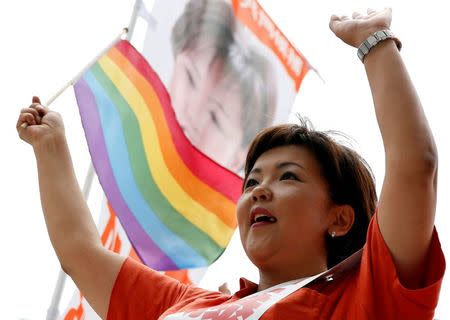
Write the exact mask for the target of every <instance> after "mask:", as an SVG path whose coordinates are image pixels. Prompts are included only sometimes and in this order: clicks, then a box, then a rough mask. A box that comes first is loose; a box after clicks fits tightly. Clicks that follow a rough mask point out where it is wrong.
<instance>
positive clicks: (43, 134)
mask: <svg viewBox="0 0 450 320" xmlns="http://www.w3.org/2000/svg"><path fill="white" fill-rule="evenodd" d="M16 129H17V132H18V133H19V137H20V138H21V139H22V140H23V141H25V142H27V143H29V144H31V145H32V146H33V147H36V146H37V145H38V144H41V143H43V142H48V141H54V140H55V139H56V138H58V137H64V124H63V121H62V118H61V116H60V115H59V114H58V113H57V112H54V111H50V110H48V109H47V108H45V107H44V106H42V105H41V101H40V100H39V98H38V97H33V100H32V104H31V105H30V106H29V107H28V108H24V109H22V110H21V112H20V115H19V119H18V120H17V125H16Z"/></svg>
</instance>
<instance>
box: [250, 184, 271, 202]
mask: <svg viewBox="0 0 450 320" xmlns="http://www.w3.org/2000/svg"><path fill="white" fill-rule="evenodd" d="M252 199H253V201H255V202H256V201H270V200H272V191H270V190H269V189H268V188H267V187H264V186H261V185H259V186H257V187H255V188H254V189H253V191H252Z"/></svg>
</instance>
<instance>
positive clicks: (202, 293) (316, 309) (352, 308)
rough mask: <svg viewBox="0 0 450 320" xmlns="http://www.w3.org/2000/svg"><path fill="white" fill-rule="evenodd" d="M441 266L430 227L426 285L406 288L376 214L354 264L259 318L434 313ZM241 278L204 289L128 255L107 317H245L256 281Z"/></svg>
mask: <svg viewBox="0 0 450 320" xmlns="http://www.w3.org/2000/svg"><path fill="white" fill-rule="evenodd" d="M444 270H445V260H444V255H443V253H442V250H441V246H440V243H439V239H438V235H437V233H436V231H434V232H433V238H432V241H431V245H430V249H429V253H428V264H427V266H426V270H425V276H424V279H425V283H424V287H423V288H420V289H415V290H409V289H407V288H405V287H404V286H402V284H401V283H400V281H399V279H398V277H397V273H396V270H395V266H394V263H393V261H392V258H391V255H390V253H389V251H388V248H387V247H386V244H385V243H384V240H383V238H382V236H381V233H380V230H379V227H378V222H377V219H376V215H375V217H374V218H373V219H372V221H371V223H370V225H369V230H368V233H367V242H366V244H365V246H364V249H363V253H362V258H361V262H360V263H359V264H358V265H357V266H356V268H354V269H352V270H351V271H349V272H347V273H344V274H342V275H335V276H333V280H332V281H327V280H325V279H323V280H318V281H315V282H313V283H312V284H310V285H308V286H307V287H304V288H301V289H299V290H297V291H295V292H294V293H292V294H290V295H289V296H287V297H285V298H284V299H282V300H281V301H279V302H277V303H275V304H274V305H272V306H271V307H270V308H269V309H268V310H267V311H266V312H265V313H264V314H263V315H262V317H261V318H260V319H263V320H266V319H302V320H310V319H346V320H351V319H358V320H361V319H383V320H388V319H410V320H413V319H417V320H419V319H420V320H422V319H433V314H434V309H435V308H436V305H437V301H438V297H439V290H440V287H441V283H442V278H443V275H444ZM240 284H241V289H240V290H239V291H238V292H236V293H235V294H234V295H232V296H229V295H225V294H222V293H220V292H213V291H207V290H204V289H201V288H196V287H193V286H187V285H184V284H181V283H180V282H178V281H176V280H174V279H171V278H169V277H166V276H164V275H161V274H160V273H159V272H156V271H153V270H151V269H149V268H148V267H146V266H144V265H142V264H140V263H138V262H136V261H133V259H129V258H128V259H127V260H126V261H125V262H124V264H123V266H122V268H121V270H120V272H119V275H118V276H117V279H116V282H115V284H114V288H113V291H112V294H111V300H110V304H109V310H108V318H107V319H109V320H114V319H159V320H163V319H165V317H166V316H168V315H170V314H174V313H183V312H184V313H185V314H189V316H190V318H188V317H186V318H185V319H202V320H217V319H220V320H226V319H236V315H239V316H242V319H247V318H248V317H249V316H250V315H251V312H250V313H249V312H248V311H246V312H244V313H242V311H239V300H240V299H242V298H244V297H247V296H249V295H251V294H253V293H255V292H256V291H257V288H258V286H257V285H256V284H254V283H252V282H250V281H248V280H246V279H241V281H240ZM263 302H264V301H255V303H256V304H261V303H263ZM255 306H256V305H255ZM205 308H206V309H205ZM208 308H209V310H208ZM199 309H202V310H200V311H196V310H199ZM250 310H251V309H250ZM239 312H241V313H240V314H239Z"/></svg>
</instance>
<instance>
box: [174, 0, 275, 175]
mask: <svg viewBox="0 0 450 320" xmlns="http://www.w3.org/2000/svg"><path fill="white" fill-rule="evenodd" d="M239 34H240V31H239V28H238V24H237V21H236V18H235V16H234V13H233V9H232V8H231V5H230V4H229V3H228V2H225V1H217V0H191V1H189V2H187V3H186V6H185V8H184V10H183V13H182V14H181V16H180V17H179V18H178V19H177V21H176V23H175V25H174V27H173V29H172V35H171V42H172V52H173V56H174V60H175V61H174V62H175V63H174V70H173V73H172V77H171V79H170V82H169V85H168V90H169V92H170V96H171V100H172V104H173V108H174V110H175V114H176V116H177V119H178V121H179V122H180V125H181V126H182V128H183V130H184V132H185V133H186V135H187V136H188V137H189V139H190V140H191V142H192V143H193V144H194V145H195V146H196V147H197V148H199V149H200V150H201V151H203V152H204V153H206V154H207V155H208V156H210V157H211V158H212V159H214V160H215V161H217V162H219V163H220V164H222V165H224V166H225V167H227V168H229V169H231V170H232V171H235V172H238V171H240V170H242V167H243V164H244V160H245V154H246V151H247V147H248V144H249V143H250V141H251V140H252V139H253V137H254V136H255V134H256V133H257V132H258V131H259V130H261V129H262V128H265V127H267V126H268V125H270V124H271V123H272V120H273V117H274V113H275V105H276V78H275V75H274V72H273V70H272V68H271V65H270V64H269V61H267V59H265V58H264V57H262V56H261V55H259V54H258V53H257V52H256V51H255V50H253V49H252V48H251V47H249V46H248V45H247V44H246V43H244V42H243V39H241V38H240V36H239Z"/></svg>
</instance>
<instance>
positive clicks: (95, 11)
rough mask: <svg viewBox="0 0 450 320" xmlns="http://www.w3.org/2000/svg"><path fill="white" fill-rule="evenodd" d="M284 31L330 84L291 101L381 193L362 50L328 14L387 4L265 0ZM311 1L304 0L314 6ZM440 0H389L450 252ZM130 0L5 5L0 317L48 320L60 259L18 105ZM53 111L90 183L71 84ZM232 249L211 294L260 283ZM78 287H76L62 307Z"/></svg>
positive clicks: (125, 17)
mask: <svg viewBox="0 0 450 320" xmlns="http://www.w3.org/2000/svg"><path fill="white" fill-rule="evenodd" d="M261 3H262V4H263V6H264V7H265V8H266V9H267V11H268V12H269V14H270V15H271V16H272V17H273V19H274V20H275V22H276V23H277V24H278V25H279V27H280V28H281V29H282V30H283V31H284V32H285V34H286V35H287V36H288V38H289V39H290V40H291V41H292V42H293V43H294V45H295V46H297V48H299V49H300V50H301V51H302V53H303V54H304V55H305V56H306V57H307V58H308V59H309V60H310V62H311V63H312V65H313V66H314V67H315V68H317V69H318V70H319V72H320V75H321V76H322V78H323V79H324V80H325V82H322V81H321V80H319V78H318V77H317V76H315V75H314V74H311V75H310V76H309V77H308V78H307V79H306V81H305V82H304V85H303V87H302V88H301V92H300V94H299V97H298V99H297V101H296V104H295V107H296V109H297V110H299V111H300V112H301V113H302V114H303V115H306V116H308V117H309V118H310V119H311V120H312V121H313V122H314V123H315V125H316V127H317V128H318V129H337V130H341V131H343V132H345V133H347V134H348V135H350V136H351V137H352V138H353V139H354V140H355V142H354V147H355V148H356V149H357V150H358V151H359V152H361V153H362V155H363V156H364V157H365V158H366V160H367V161H368V162H369V164H370V165H371V166H372V169H373V170H374V173H375V175H376V178H377V187H378V190H379V189H380V187H381V183H382V180H383V170H384V163H383V161H384V160H383V149H382V143H381V138H380V135H379V133H378V128H377V126H376V122H375V116H374V112H373V108H372V102H371V96H370V92H369V88H368V84H367V81H366V78H365V74H364V69H363V67H362V65H361V63H360V62H359V60H358V58H357V57H356V50H355V49H353V48H350V47H347V46H346V45H344V44H342V43H340V41H339V40H337V39H336V38H335V37H334V35H333V34H332V33H331V32H330V31H329V29H328V19H329V16H330V15H331V14H332V13H337V14H351V13H352V12H353V10H364V9H365V8H367V7H374V8H378V7H379V4H380V1H375V0H372V1H367V0H342V1H333V0H323V1H308V2H305V1H279V0H278V1H275V0H264V1H263V0H261ZM306 3H307V5H306ZM444 3H445V2H444V1H438V0H429V1H426V2H423V1H420V2H418V1H400V0H385V3H383V4H382V5H383V6H391V7H392V8H393V12H394V14H393V15H394V18H393V25H392V30H393V31H394V32H395V33H396V34H397V35H398V36H399V38H400V39H401V40H402V42H403V50H402V56H403V58H404V60H405V62H406V64H407V66H408V68H409V71H410V74H411V77H412V79H413V81H414V83H415V85H416V88H417V90H418V92H419V95H420V97H421V100H422V103H423V105H424V108H425V112H426V114H427V116H428V120H429V122H430V125H431V127H432V130H433V133H434V136H435V139H436V143H437V145H438V149H439V157H440V159H439V160H440V168H439V170H440V171H439V176H440V178H439V194H438V204H437V217H436V225H437V228H438V231H439V233H440V239H441V243H442V246H443V248H444V252H445V253H446V256H447V257H449V254H450V218H449V217H448V215H447V211H448V210H449V209H450V197H448V194H449V191H450V185H449V180H450V179H449V178H450V166H449V163H450V151H449V149H450V148H446V143H448V142H447V141H446V140H445V139H448V138H449V137H450V128H449V126H448V124H447V119H449V117H448V116H447V114H448V112H447V111H448V110H447V109H448V107H449V106H450V98H449V95H448V88H447V87H446V84H447V85H448V79H447V78H446V77H448V74H449V72H450V62H449V59H447V56H448V52H450V44H449V42H448V41H447V39H448V30H449V28H448V22H447V21H448V13H447V10H446V9H447V7H444ZM132 7H133V1H132V0H126V1H108V0H96V1H89V0H78V1H67V0H63V1H50V0H40V1H31V0H26V1H2V2H1V4H0V30H2V31H3V41H2V50H1V53H0V55H1V59H0V61H1V72H0V81H1V82H0V83H1V85H2V88H3V89H2V90H1V97H2V101H3V105H4V110H5V114H4V117H5V119H4V121H3V125H2V126H0V136H1V137H2V138H1V141H2V142H1V146H2V149H3V151H2V152H1V154H2V155H1V158H0V179H1V180H0V194H1V199H2V204H3V205H2V207H3V210H2V217H3V223H2V224H1V226H2V228H1V231H0V244H1V247H2V250H3V254H2V265H1V269H0V286H1V290H0V306H1V307H0V318H2V319H21V318H24V319H44V318H45V314H46V311H47V308H48V306H49V304H50V301H51V296H52V293H53V290H54V285H55V283H56V278H57V274H58V270H59V264H58V261H57V259H56V256H55V254H54V252H53V249H52V247H51V244H50V241H49V239H48V236H47V232H46V229H45V223H44V219H43V216H42V212H41V208H40V202H39V192H38V185H37V172H36V166H35V161H34V156H33V153H32V150H31V148H30V147H29V146H28V145H26V144H25V143H22V142H21V141H20V140H19V139H18V137H17V134H16V131H15V124H16V120H17V116H18V114H19V110H20V108H22V107H25V106H28V105H29V103H30V102H31V97H32V95H40V96H41V98H42V100H43V101H45V100H47V99H48V98H49V97H50V96H51V95H53V94H54V93H55V92H56V91H57V90H58V89H59V88H60V87H61V86H62V85H63V84H64V83H65V82H66V81H67V80H69V79H70V78H72V77H73V76H74V75H75V74H76V73H78V71H79V70H80V69H81V68H82V67H83V66H84V64H86V63H87V62H88V61H89V60H91V59H92V58H93V57H94V56H95V55H96V54H97V53H98V51H100V50H101V49H102V48H103V47H105V45H106V44H108V43H109V42H110V41H111V40H112V39H113V38H114V37H115V36H116V35H117V34H119V33H120V31H121V29H122V28H123V27H124V26H126V25H127V24H128V21H129V17H130V14H131V10H132ZM52 108H53V109H55V110H57V111H59V112H60V113H62V115H63V117H64V120H65V125H66V132H67V136H68V140H69V144H70V148H71V152H72V155H73V160H74V163H75V166H76V174H77V177H78V179H79V181H80V183H82V182H83V180H84V177H85V174H86V171H87V168H88V165H89V156H88V153H87V148H86V144H85V140H84V135H83V132H82V129H81V125H80V120H79V117H78V111H77V109H76V104H75V101H74V96H73V91H72V90H71V89H69V90H67V91H66V92H65V93H64V94H63V95H62V96H61V98H59V99H58V100H57V101H56V102H55V103H54V105H53V106H52ZM99 195H100V190H99V189H98V185H94V188H93V190H92V197H91V200H90V201H89V204H90V206H91V211H92V212H93V215H94V216H95V217H97V215H98V212H99V209H100V204H99V198H100V196H99ZM239 246H240V244H239V242H238V241H237V239H234V240H233V242H232V244H231V248H230V250H228V251H227V252H226V253H225V254H224V256H223V257H222V258H221V259H220V260H219V261H218V262H217V263H216V264H215V265H213V266H212V267H211V268H210V270H209V272H208V274H207V275H206V276H205V278H204V279H203V281H202V283H201V284H202V285H203V286H205V287H207V288H212V289H215V288H217V286H218V285H219V284H220V283H222V282H223V281H228V282H230V286H231V288H232V289H236V288H237V279H238V277H239V276H242V275H244V276H247V277H250V278H251V279H254V280H257V275H256V272H255V270H254V269H253V268H251V267H250V266H249V264H248V263H247V262H246V261H245V258H243V257H242V252H241V251H240V250H238V248H239ZM72 292H73V286H72V285H71V284H69V285H68V287H67V289H66V290H65V292H64V296H63V303H62V305H61V309H64V307H65V303H66V302H67V299H68V298H69V297H70V296H71V294H72ZM444 301H450V281H446V280H445V279H444V284H443V287H442V291H441V298H440V304H439V306H438V309H437V311H436V318H438V319H443V318H444V317H448V316H449V315H450V306H449V305H448V304H444Z"/></svg>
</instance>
